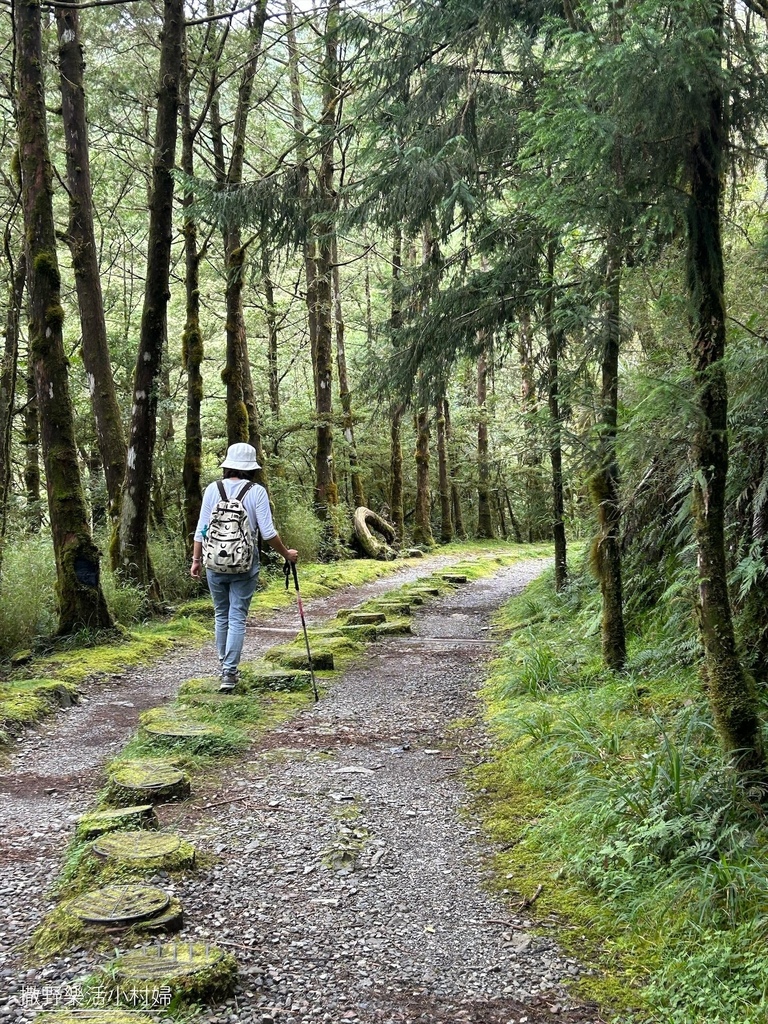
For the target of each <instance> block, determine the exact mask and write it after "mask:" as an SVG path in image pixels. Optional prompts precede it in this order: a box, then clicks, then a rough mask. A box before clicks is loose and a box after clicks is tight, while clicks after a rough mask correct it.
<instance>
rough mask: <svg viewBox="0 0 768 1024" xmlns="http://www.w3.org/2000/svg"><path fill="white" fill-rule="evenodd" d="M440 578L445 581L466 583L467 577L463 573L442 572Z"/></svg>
mask: <svg viewBox="0 0 768 1024" xmlns="http://www.w3.org/2000/svg"><path fill="white" fill-rule="evenodd" d="M442 578H443V579H444V580H445V582H446V583H466V582H467V577H466V576H464V575H463V573H458V572H444V573H443V576H442Z"/></svg>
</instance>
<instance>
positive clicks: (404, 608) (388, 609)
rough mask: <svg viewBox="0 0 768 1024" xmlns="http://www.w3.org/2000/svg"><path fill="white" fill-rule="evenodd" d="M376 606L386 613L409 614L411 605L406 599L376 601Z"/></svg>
mask: <svg viewBox="0 0 768 1024" xmlns="http://www.w3.org/2000/svg"><path fill="white" fill-rule="evenodd" d="M376 607H377V608H380V609H381V610H382V611H383V612H384V613H385V614H386V615H410V614H411V606H410V604H409V603H408V602H407V601H377V602H376Z"/></svg>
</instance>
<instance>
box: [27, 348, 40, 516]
mask: <svg viewBox="0 0 768 1024" xmlns="http://www.w3.org/2000/svg"><path fill="white" fill-rule="evenodd" d="M26 384H27V400H26V402H25V404H24V494H25V498H26V502H27V508H26V516H25V518H26V527H27V532H28V533H40V531H41V529H42V528H43V503H42V501H41V499H40V413H39V410H38V406H37V389H36V387H35V371H34V365H33V361H32V353H31V351H30V353H29V356H28V360H27V380H26Z"/></svg>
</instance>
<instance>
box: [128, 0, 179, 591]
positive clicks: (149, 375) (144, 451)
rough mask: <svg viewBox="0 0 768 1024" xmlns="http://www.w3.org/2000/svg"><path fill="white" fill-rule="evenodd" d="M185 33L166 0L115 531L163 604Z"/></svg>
mask: <svg viewBox="0 0 768 1024" xmlns="http://www.w3.org/2000/svg"><path fill="white" fill-rule="evenodd" d="M183 32H184V7H183V3H182V0H164V4H163V33H162V45H161V50H160V79H159V81H160V85H159V90H158V97H159V98H158V106H157V121H156V124H155V148H154V155H153V160H152V163H153V167H152V196H151V201H150V210H149V238H148V250H147V277H146V285H145V289H144V308H143V312H142V317H141V337H140V340H139V351H138V355H137V359H136V370H135V372H134V381H133V389H134V390H133V409H132V413H131V428H130V436H129V447H128V464H127V467H126V473H125V482H124V484H123V498H122V507H121V514H120V529H119V532H118V565H119V567H120V570H121V571H122V572H123V573H124V575H125V577H126V578H127V579H128V580H130V581H132V582H134V583H137V584H139V585H140V586H143V587H146V588H148V592H149V594H150V596H151V597H152V599H154V600H157V599H159V597H160V590H159V586H158V584H157V581H156V580H155V579H154V574H153V573H152V571H151V565H150V561H149V552H148V539H149V538H148V527H149V506H150V496H151V486H152V464H153V459H154V452H155V440H156V436H157V393H158V384H159V379H160V371H161V369H162V357H163V341H164V339H165V337H166V330H167V307H168V299H169V297H170V260H171V237H172V227H173V174H172V172H173V164H174V159H175V154H176V131H177V120H178V114H179V78H180V71H181V61H182V38H183Z"/></svg>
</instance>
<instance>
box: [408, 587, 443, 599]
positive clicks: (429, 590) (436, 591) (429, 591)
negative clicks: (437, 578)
mask: <svg viewBox="0 0 768 1024" xmlns="http://www.w3.org/2000/svg"><path fill="white" fill-rule="evenodd" d="M414 593H415V594H421V595H422V596H423V597H439V596H440V588H439V587H418V589H417V590H415V591H414Z"/></svg>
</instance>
